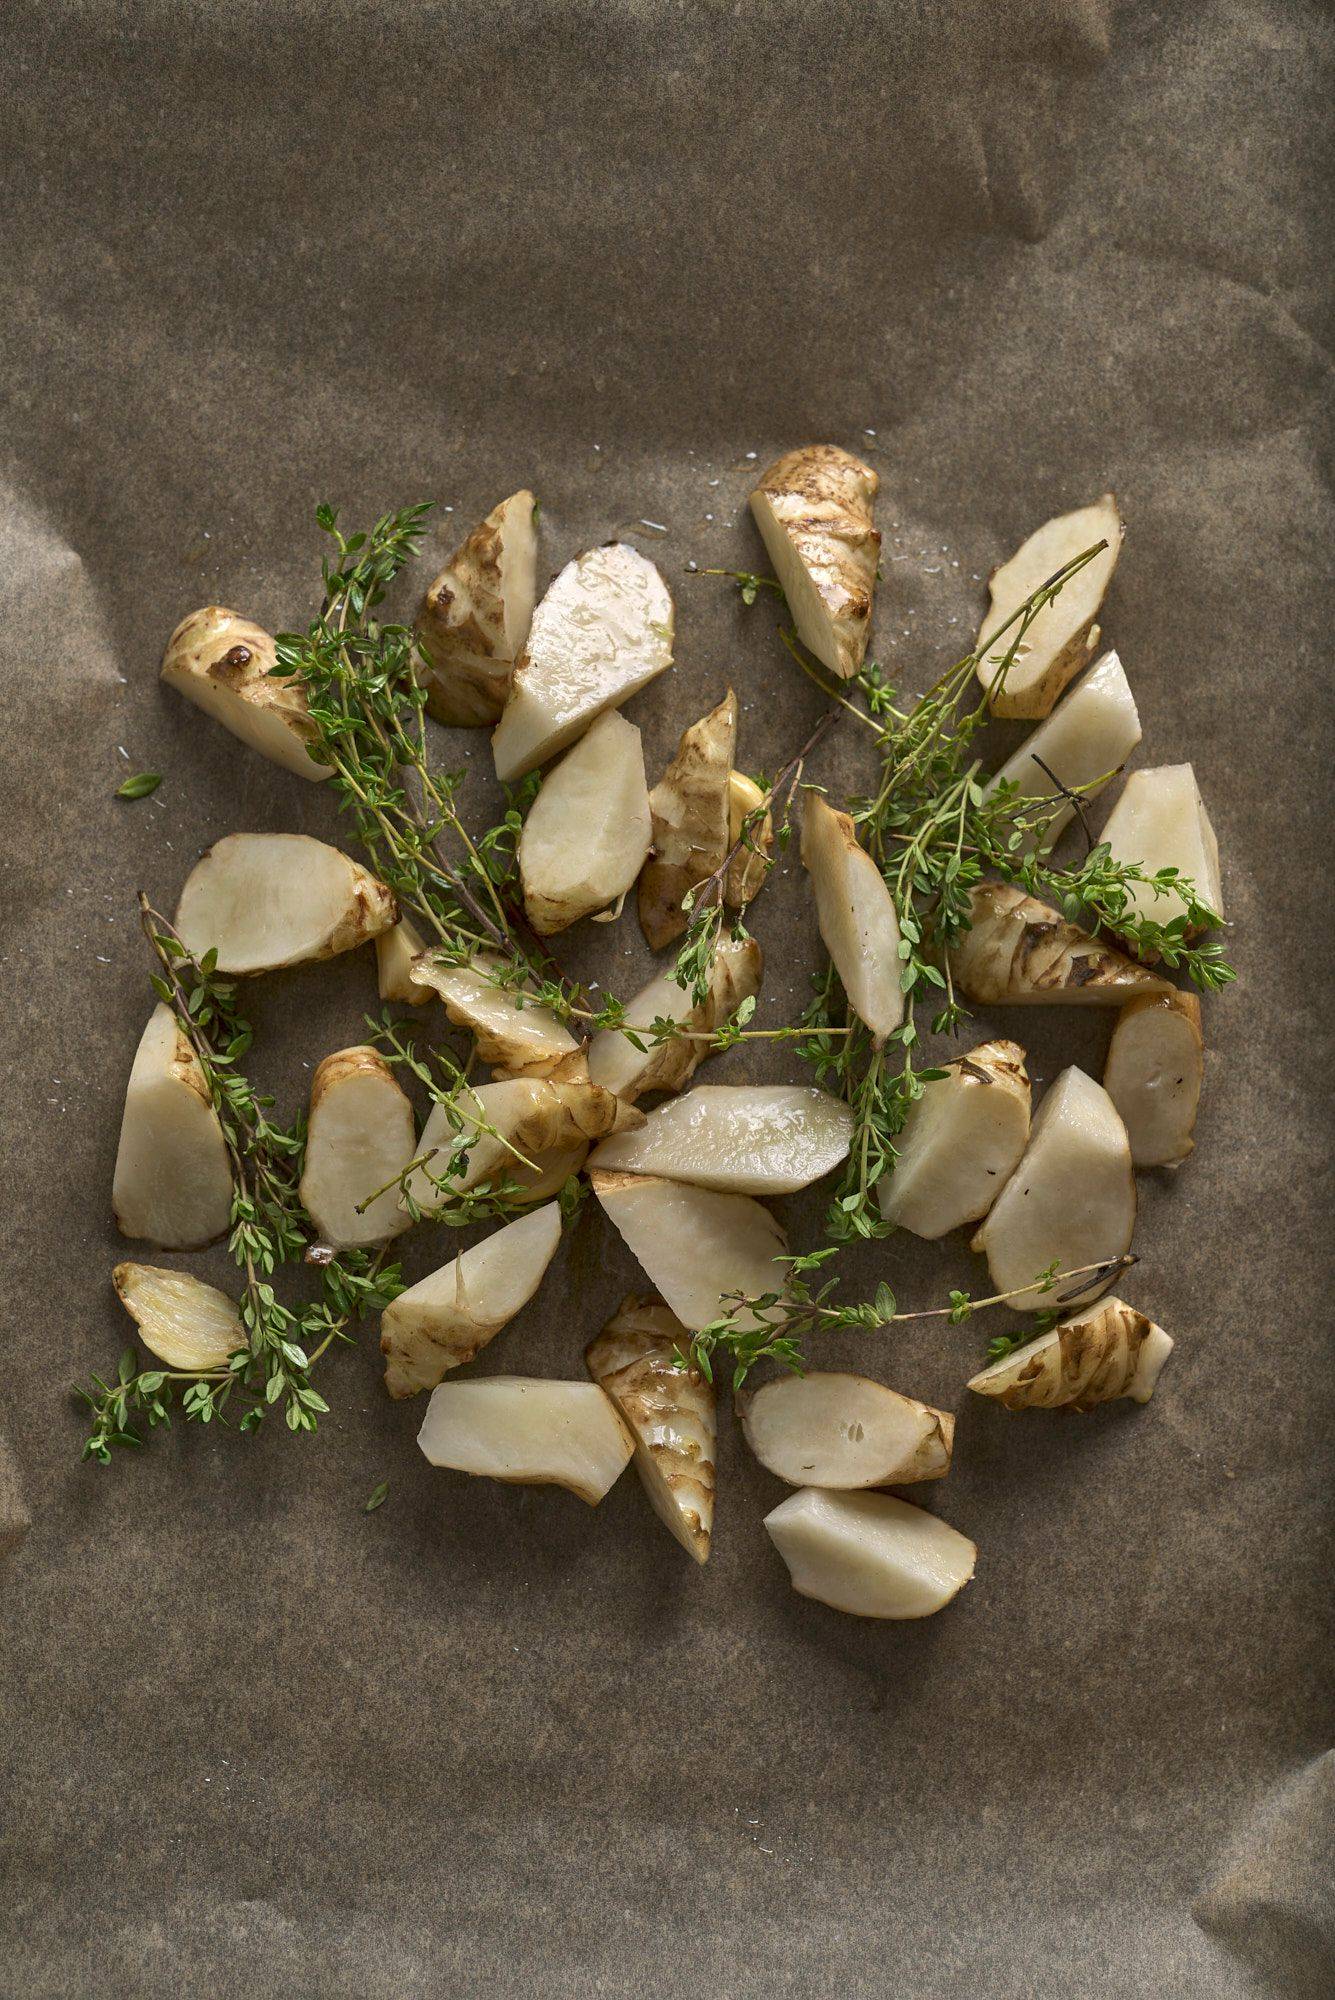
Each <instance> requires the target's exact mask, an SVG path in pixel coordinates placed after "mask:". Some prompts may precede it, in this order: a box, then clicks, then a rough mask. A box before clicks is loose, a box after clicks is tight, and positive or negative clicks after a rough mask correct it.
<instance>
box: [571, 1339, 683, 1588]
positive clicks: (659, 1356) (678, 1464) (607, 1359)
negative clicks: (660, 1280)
mask: <svg viewBox="0 0 1335 2000" xmlns="http://www.w3.org/2000/svg"><path fill="white" fill-rule="evenodd" d="M690 1337H691V1336H690V1334H689V1332H688V1331H687V1329H686V1328H685V1327H684V1326H683V1325H682V1324H681V1321H680V1320H679V1319H676V1318H674V1316H673V1315H672V1314H671V1313H670V1312H669V1311H668V1309H667V1307H666V1306H664V1305H660V1304H659V1303H658V1301H657V1300H656V1299H625V1300H623V1301H622V1303H621V1305H620V1307H619V1308H618V1310H617V1311H616V1313H615V1314H614V1315H613V1317H612V1318H611V1319H610V1320H609V1321H608V1322H607V1325H606V1326H605V1327H604V1328H603V1331H602V1332H601V1333H600V1334H599V1336H598V1338H597V1339H596V1340H595V1341H592V1342H591V1343H590V1345H589V1347H588V1349H587V1350H586V1352H585V1356H584V1359H585V1361H586V1362H587V1364H588V1369H589V1373H590V1375H592V1377H593V1379H594V1381H595V1382H596V1383H597V1384H598V1386H599V1388H601V1389H603V1390H605V1391H606V1393H607V1394H608V1395H609V1396H610V1397H611V1398H612V1401H613V1402H614V1403H615V1404H616V1406H617V1409H618V1410H619V1411H620V1413H621V1415H622V1417H623V1418H624V1420H625V1422H626V1423H627V1424H628V1425H629V1426H630V1429H631V1432H632V1434H633V1436H634V1439H635V1469H636V1471H637V1472H638V1473H639V1475H640V1478H641V1480H642V1482H643V1484H644V1490H645V1492H646V1493H647V1494H648V1496H649V1500H650V1503H651V1505H652V1506H653V1510H654V1512H655V1513H656V1514H657V1515H658V1518H659V1520H660V1521H662V1522H663V1524H664V1526H665V1527H666V1528H667V1529H668V1530H669V1531H670V1532H671V1533H672V1534H673V1535H675V1536H676V1538H677V1540H678V1541H679V1542H680V1543H681V1545H682V1547H683V1548H684V1549H685V1550H686V1551H687V1553H688V1554H689V1555H692V1556H694V1558H695V1560H696V1562H698V1563H702V1562H705V1561H707V1560H708V1557H709V1537H710V1534H711V1531H712V1529H713V1525H714V1385H713V1383H712V1382H706V1381H705V1379H704V1377H703V1376H702V1375H701V1373H700V1371H699V1369H698V1368H678V1367H676V1366H675V1365H674V1358H675V1356H676V1355H677V1354H678V1353H685V1351H686V1348H687V1345H688V1343H689V1341H690Z"/></svg>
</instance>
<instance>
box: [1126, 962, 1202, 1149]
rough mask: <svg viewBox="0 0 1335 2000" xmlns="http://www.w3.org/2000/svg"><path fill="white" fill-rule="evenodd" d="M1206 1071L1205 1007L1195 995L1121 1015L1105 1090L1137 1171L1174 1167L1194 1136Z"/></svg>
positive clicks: (1153, 999) (1174, 996)
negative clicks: (1204, 1042)
mask: <svg viewBox="0 0 1335 2000" xmlns="http://www.w3.org/2000/svg"><path fill="white" fill-rule="evenodd" d="M1203 1070H1204V1061H1203V1049H1202V1044H1201V1003H1200V1001H1199V1000H1198V999H1197V998H1196V996H1195V994H1194V993H1176V992H1173V993H1162V994H1149V995H1147V996H1146V997H1145V998H1144V999H1142V1000H1131V1001H1128V1003H1127V1005H1126V1006H1125V1007H1123V1009H1122V1011H1121V1013H1120V1014H1119V1015H1118V1016H1117V1025H1116V1027H1115V1028H1114V1029H1113V1032H1112V1041H1111V1042H1110V1043H1109V1045H1108V1060H1107V1062H1106V1063H1105V1065H1104V1069H1103V1087H1104V1089H1105V1090H1106V1091H1107V1093H1108V1095H1109V1097H1111V1099H1112V1101H1113V1103H1114V1104H1115V1105H1116V1106H1117V1109H1118V1112H1119V1114H1120V1116H1121V1119H1122V1123H1123V1124H1124V1125H1125V1126H1126V1133H1127V1138H1128V1139H1129V1140H1130V1142H1131V1159H1132V1163H1133V1164H1134V1165H1135V1166H1137V1167H1175V1166H1178V1165H1179V1164H1180V1163H1181V1161H1183V1160H1185V1159H1186V1157H1187V1154H1188V1153H1189V1152H1190V1151H1191V1149H1192V1147H1193V1146H1194V1145H1195V1143H1196V1142H1195V1140H1194V1139H1193V1138H1192V1136H1191V1135H1192V1131H1193V1128H1194V1127H1195V1124H1196V1107H1197V1105H1198V1104H1199V1102H1200V1095H1201V1080H1202V1076H1203Z"/></svg>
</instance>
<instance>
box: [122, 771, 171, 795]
mask: <svg viewBox="0 0 1335 2000" xmlns="http://www.w3.org/2000/svg"><path fill="white" fill-rule="evenodd" d="M161 783H162V773H161V771H136V773H135V775H134V776H133V777H132V778H127V779H126V780H125V783H124V784H123V785H117V787H116V797H117V798H118V799H146V798H147V797H148V796H149V793H150V792H155V791H156V790H157V788H158V786H159V785H160V784H161Z"/></svg>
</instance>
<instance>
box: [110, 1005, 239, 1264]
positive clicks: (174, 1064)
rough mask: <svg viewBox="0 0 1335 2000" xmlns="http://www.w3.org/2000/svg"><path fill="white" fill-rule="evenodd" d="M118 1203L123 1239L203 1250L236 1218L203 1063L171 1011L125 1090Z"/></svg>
mask: <svg viewBox="0 0 1335 2000" xmlns="http://www.w3.org/2000/svg"><path fill="white" fill-rule="evenodd" d="M111 1203H112V1207H113V1209H114V1210H115V1214H116V1227H117V1228H118V1229H119V1230H120V1232H121V1234H122V1236H137V1237H142V1238H143V1239H144V1240H145V1241H147V1242H149V1243H156V1244H158V1245H159V1246H160V1247H161V1248H162V1249H164V1250H198V1249H200V1248H201V1247H202V1246H203V1245H204V1244H206V1243H212V1242H214V1241H215V1240H216V1238H218V1237H219V1236H223V1235H225V1234H226V1232H227V1229H228V1228H229V1226H230V1224H231V1220H232V1169H231V1164H230V1162H229V1160H228V1156H227V1144H226V1141H225V1140H224V1138H223V1129H222V1125H221V1124H220V1122H219V1119H218V1114H217V1112H216V1111H215V1110H214V1108H213V1100H212V1098H211V1096H210V1094H209V1087H208V1084H207V1083H206V1082H205V1080H204V1072H203V1070H202V1069H201V1068H200V1064H199V1059H198V1057H197V1056H196V1055H195V1052H194V1050H193V1049H192V1048H191V1046H190V1043H189V1041H188V1040H187V1039H186V1037H185V1036H184V1035H183V1034H182V1033H181V1030H180V1029H179V1027H178V1026H177V1023H176V1016H175V1014H174V1013H173V1012H172V1010H171V1008H170V1007H167V1006H165V1005H160V1006H157V1007H155V1008H154V1009H153V1012H152V1014H151V1015H150V1016H149V1020H148V1026H147V1027H146V1028H145V1029H144V1032H143V1034H142V1035H141V1037H140V1039H139V1047H138V1049H137V1050H136V1051H135V1058H134V1064H133V1066H132V1068H131V1070H130V1081H129V1083H128V1085H127V1086H126V1091H125V1110H124V1113H123V1114H122V1117H121V1132H120V1144H119V1145H118V1147H117V1149H116V1171H115V1174H114V1176H113V1178H112V1183H111Z"/></svg>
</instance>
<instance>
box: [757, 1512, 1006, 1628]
mask: <svg viewBox="0 0 1335 2000" xmlns="http://www.w3.org/2000/svg"><path fill="white" fill-rule="evenodd" d="M765 1526H766V1528H767V1529H768V1530H769V1535H770V1540H771V1541H772V1542H773V1543H774V1546H775V1548H776V1549H777V1550H778V1551H779V1554H780V1555H781V1556H782V1557H783V1559H784V1561H785V1562H786V1563H787V1565H788V1574H789V1575H790V1576H791V1578H792V1580H793V1589H794V1590H796V1591H797V1592H798V1593H799V1594H800V1595H801V1596H802V1597H814V1598H815V1600H816V1602H817V1603H818V1604H828V1605H830V1606H831V1608H832V1609H833V1610H835V1611H849V1612H852V1613H853V1615H854V1616H855V1617H858V1618H929V1617H930V1616H931V1614H932V1613H933V1612H934V1611H940V1610H941V1609H942V1608H943V1606H945V1605H947V1604H949V1602H950V1600H951V1598H952V1597H954V1596H956V1595H957V1593H958V1592H959V1591H960V1590H962V1589H963V1587H964V1585H965V1584H966V1583H967V1582H968V1581H969V1579H970V1577H971V1576H972V1575H973V1572H974V1565H975V1563H976V1562H977V1560H978V1551H977V1549H976V1548H975V1547H974V1545H973V1543H972V1542H971V1541H970V1540H969V1539H968V1537H967V1536H965V1535H961V1534H959V1533H958V1532H957V1530H956V1529H954V1528H951V1527H948V1526H947V1525H946V1523H945V1522H944V1521H938V1519H937V1518H936V1516H935V1514H928V1513H925V1512H924V1511H923V1509H922V1508H921V1507H912V1506H910V1505H909V1503H908V1501H907V1500H895V1499H893V1498H892V1497H891V1496H890V1495H889V1494H888V1493H829V1492H825V1491H823V1490H822V1489H821V1488H819V1487H815V1486H807V1487H804V1488H803V1489H802V1491H801V1492H800V1493H793V1494H790V1496H789V1497H788V1499H787V1500H783V1501H781V1502H780V1503H779V1505H778V1506H777V1507H776V1508H775V1509H774V1511H773V1513H770V1514H767V1515H766V1516H765Z"/></svg>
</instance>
